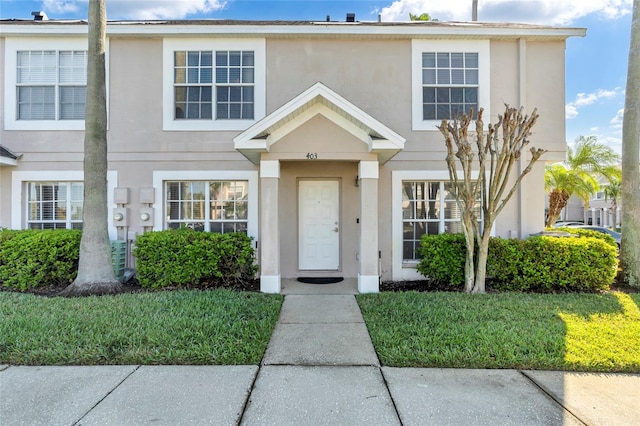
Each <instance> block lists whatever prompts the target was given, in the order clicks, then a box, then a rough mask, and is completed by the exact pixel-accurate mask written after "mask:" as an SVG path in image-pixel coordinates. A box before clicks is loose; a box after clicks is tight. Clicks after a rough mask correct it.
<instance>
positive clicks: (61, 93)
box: [16, 50, 87, 120]
mask: <svg viewBox="0 0 640 426" xmlns="http://www.w3.org/2000/svg"><path fill="white" fill-rule="evenodd" d="M16 62H17V69H16V76H17V78H16V80H17V81H16V90H17V94H16V99H17V108H16V115H17V119H18V120H84V113H85V99H86V93H87V52H86V51H82V50H69V51H55V50H21V51H18V52H17V61H16Z"/></svg>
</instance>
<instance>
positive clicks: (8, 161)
mask: <svg viewBox="0 0 640 426" xmlns="http://www.w3.org/2000/svg"><path fill="white" fill-rule="evenodd" d="M18 157H19V156H18V155H16V154H14V153H13V152H12V151H11V150H9V149H7V148H5V147H4V146H2V145H0V166H17V165H18Z"/></svg>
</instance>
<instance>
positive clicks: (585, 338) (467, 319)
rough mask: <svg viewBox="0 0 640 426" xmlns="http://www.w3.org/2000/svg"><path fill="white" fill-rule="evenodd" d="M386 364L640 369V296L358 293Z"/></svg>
mask: <svg viewBox="0 0 640 426" xmlns="http://www.w3.org/2000/svg"><path fill="white" fill-rule="evenodd" d="M358 303H359V304H360V308H361V310H362V314H363V316H364V320H365V322H366V324H367V327H368V329H369V332H370V333H371V339H372V341H373V345H374V347H375V348H376V351H377V352H378V356H379V357H380V361H381V362H382V364H383V365H387V366H396V367H452V368H516V369H540V370H567V371H604V372H640V309H639V308H638V307H639V306H640V294H637V293H636V294H625V293H608V294H598V295H596V294H525V293H505V294H491V295H468V294H462V293H417V292H404V293H402V292H399V293H380V294H364V295H359V296H358Z"/></svg>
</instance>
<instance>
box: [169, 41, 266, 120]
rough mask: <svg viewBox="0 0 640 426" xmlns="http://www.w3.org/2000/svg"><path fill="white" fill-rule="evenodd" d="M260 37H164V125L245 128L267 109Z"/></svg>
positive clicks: (263, 45) (263, 49) (263, 114)
mask: <svg viewBox="0 0 640 426" xmlns="http://www.w3.org/2000/svg"><path fill="white" fill-rule="evenodd" d="M265 55H266V44H265V40H264V39H232V38H220V39H218V38H208V39H183V38H166V39H164V40H163V66H164V72H163V101H164V105H165V107H164V110H163V129H164V130H169V131H172V130H179V131H191V130H193V131H217V130H224V131H229V130H245V129H247V128H249V127H250V126H251V125H253V124H254V123H255V122H256V121H258V120H260V119H262V118H263V117H264V116H265V113H266V87H265V86H266V58H265Z"/></svg>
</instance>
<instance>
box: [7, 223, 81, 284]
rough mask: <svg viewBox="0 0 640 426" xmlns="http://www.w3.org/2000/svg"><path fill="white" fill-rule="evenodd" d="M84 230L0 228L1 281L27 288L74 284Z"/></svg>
mask: <svg viewBox="0 0 640 426" xmlns="http://www.w3.org/2000/svg"><path fill="white" fill-rule="evenodd" d="M81 235H82V234H81V231H78V230H68V229H58V230H43V231H40V230H26V231H8V230H2V231H0V283H1V284H2V285H3V286H4V287H9V288H12V289H15V290H21V291H26V290H28V289H32V288H37V287H44V286H47V285H65V284H69V283H71V282H72V281H73V280H74V279H75V277H76V274H77V273H78V257H79V250H80V238H81Z"/></svg>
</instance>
